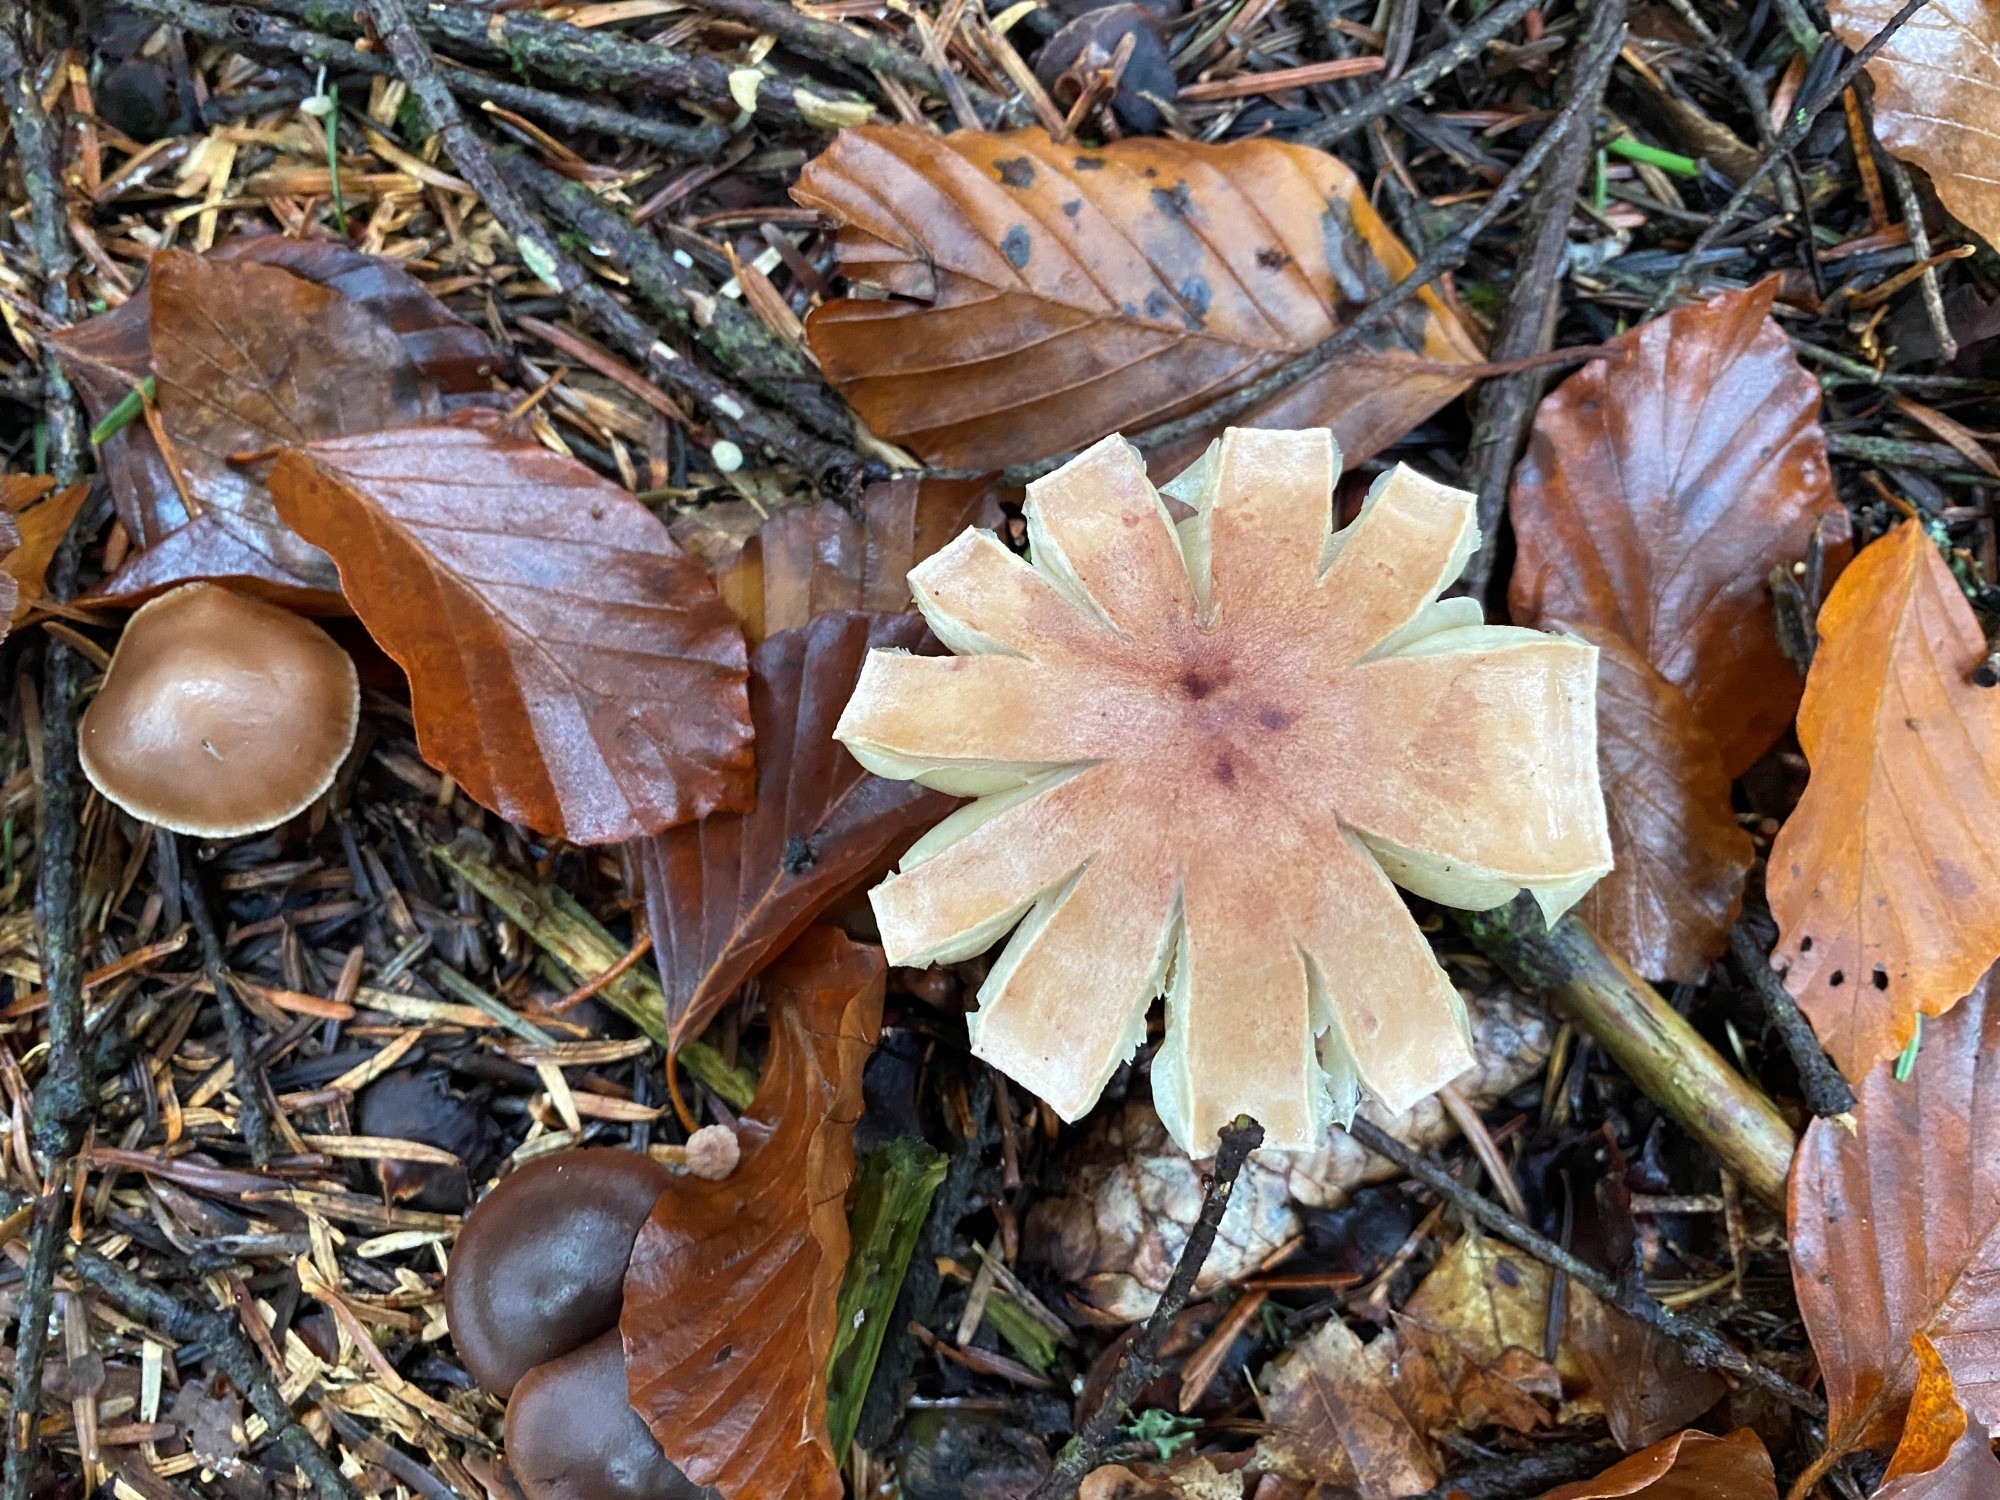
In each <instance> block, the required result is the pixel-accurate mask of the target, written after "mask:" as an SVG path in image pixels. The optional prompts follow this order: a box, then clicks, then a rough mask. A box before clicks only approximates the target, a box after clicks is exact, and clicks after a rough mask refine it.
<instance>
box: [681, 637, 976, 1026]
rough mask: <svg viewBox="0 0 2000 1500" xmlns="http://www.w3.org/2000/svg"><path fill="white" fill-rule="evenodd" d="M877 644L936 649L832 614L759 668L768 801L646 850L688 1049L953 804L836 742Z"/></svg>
mask: <svg viewBox="0 0 2000 1500" xmlns="http://www.w3.org/2000/svg"><path fill="white" fill-rule="evenodd" d="M871 646H882V647H888V648H901V649H903V650H907V651H930V652H935V651H936V649H937V646H936V643H935V642H933V641H931V639H930V632H929V631H928V630H926V629H925V627H924V623H923V621H922V620H921V619H919V618H917V617H916V616H914V615H866V614H858V613H853V612H845V611H843V612H837V613H833V614H824V615H821V616H819V618H817V619H815V620H814V621H812V623H811V624H809V625H806V626H804V627H801V628H798V629H793V630H787V631H783V632H781V633H779V634H777V635H774V636H772V637H771V638H770V639H769V640H767V641H765V642H764V644H763V645H761V646H759V647H758V648H757V650H756V652H755V653H754V654H753V656H752V658H751V663H750V674H751V675H750V718H751V722H752V723H753V724H755V726H756V731H757V801H756V807H755V810H754V811H752V812H750V813H747V814H718V815H716V816H712V817H708V818H704V819H702V820H701V821H700V822H698V823H692V824H686V825H683V826H682V827H679V828H674V829H670V830H668V831H667V832H665V833H663V834H661V835H659V836H658V837H657V838H653V839H650V840H648V841H647V843H646V845H645V855H646V903H647V912H648V915H649V916H650V918H651V921H652V930H653V951H654V955H655V957H656V958H657V960H658V962H659V966H660V978H661V982H662V983H663V984H664V985H665V987H666V992H667V1019H668V1024H669V1026H670V1027H671V1028H672V1032H673V1036H674V1038H675V1040H676V1041H677V1042H681V1041H687V1040H690V1039H692V1038H694V1037H697V1036H699V1035H700V1034H701V1031H702V1028H703V1027H705V1026H706V1025H707V1024H708V1022H709V1019H710V1018H711V1017H712V1016H713V1015H714V1014H715V1012H716V1010H717V1009H719V1008H720V1007H721V1005H722V1004H723V1002H724V1001H726V1000H727V999H728V998H729V997H730V996H731V995H732V994H734V993H735V992H736V990H737V988H738V987H739V986H740V985H741V984H742V983H743V981H744V980H745V979H747V978H749V977H750V975H751V974H753V973H755V972H756V971H757V969H758V968H759V967H760V966H761V965H762V964H764V963H765V962H766V961H767V960H768V959H769V958H770V957H771V956H772V955H773V954H775V953H777V952H779V951H780V950H781V949H783V948H784V946H785V945H786V944H788V943H789V942H790V941H791V940H792V939H793V938H794V937H796V936H797V935H798V934H799V933H800V932H802V931H804V930H805V928H806V926H807V924H808V923H810V922H811V921H812V920H813V918H814V917H815V916H817V915H818V914H819V913H820V912H822V911H824V910H825V909H826V908H827V906H828V905H830V904H831V903H832V902H834V901H835V900H837V899H838V898H839V897H841V896H842V895H844V894H846V893H847V892H848V891H850V890H852V889H854V887H856V886H857V885H860V884H861V883H862V882H864V881H866V880H868V879H869V878H870V877H871V876H873V875H876V874H878V873H880V872H881V871H882V870H883V869H884V868H885V867H886V866H887V865H888V864H889V862H890V861H892V860H893V859H895V858H896V857H897V856H898V855H899V854H900V853H901V852H902V850H903V849H904V848H905V847H906V846H907V845H909V844H910V843H911V842H912V841H914V840H915V839H916V837H917V835H918V834H920V833H922V832H923V830H924V829H926V828H928V827H930V826H931V824H933V823H935V822H936V821H937V820H938V819H939V818H941V817H943V816H944V814H945V813H946V812H948V811H949V810H950V809H951V807H952V806H953V799H951V798H950V797H947V796H945V795H944V794H942V793H940V792H933V791H929V790H926V789H925V788H923V787H919V786H917V785H915V784H914V783H912V782H900V781H886V780H884V779H883V778H881V777H879V776H873V775H870V774H869V773H868V772H866V771H864V770H862V769H861V766H860V765H859V763H857V762H856V761H855V759H854V758H853V757H852V756H851V755H849V754H848V753H847V751H846V749H845V748H843V747H842V746H841V745H840V744H838V743H837V742H836V741H835V740H834V739H833V726H834V724H835V722H836V721H837V720H838V719H839V717H840V711H841V710H842V709H843V708H844V707H845V706H846V704H847V699H848V695H849V694H850V693H852V692H853V690H854V679H855V677H856V675H857V674H858V673H859V672H860V670H861V661H862V658H863V657H864V656H866V655H867V653H868V649H869V648H870V647H871Z"/></svg>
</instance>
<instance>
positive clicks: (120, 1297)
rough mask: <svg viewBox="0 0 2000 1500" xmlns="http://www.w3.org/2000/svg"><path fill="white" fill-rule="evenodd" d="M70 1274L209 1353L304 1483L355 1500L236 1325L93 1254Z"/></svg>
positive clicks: (81, 1255) (80, 1257)
mask: <svg viewBox="0 0 2000 1500" xmlns="http://www.w3.org/2000/svg"><path fill="white" fill-rule="evenodd" d="M71 1269H72V1270H73V1271H74V1272H75V1273H76V1275H77V1277H78V1278H79V1279H80V1280H83V1281H86V1282H88V1283H90V1285H91V1286H93V1287H95V1288H96V1289H97V1290H98V1291H99V1292H101V1293H103V1294H104V1295H105V1296H106V1297H108V1298H109V1299H110V1300H111V1301H113V1302H115V1303H117V1304H118V1306H119V1307H121V1308H123V1309H124V1310H125V1312H126V1313H127V1314H128V1315H129V1316H131V1317H134V1318H138V1319H140V1320H142V1321H144V1322H146V1323H150V1324H151V1325H152V1326H153V1327H154V1328H156V1329H158V1330H159V1331H160V1332H161V1333H164V1334H165V1335H166V1336H167V1337H168V1338H170V1339H174V1340H176V1341H178V1342H181V1343H198V1344H200V1345H201V1346H202V1347H203V1348H204V1349H206V1350H207V1351H208V1355H209V1358H210V1359H212V1360H213V1361H214V1362H215V1364H216V1367H217V1368H219V1369H220V1370H221V1371H222V1373H223V1374H224V1375H226V1376H228V1377H229V1380H230V1382H231V1383H232V1384H233V1385H234V1386H235V1387H236V1388H237V1389H238V1390H239V1391H241V1392H242V1393H243V1394H244V1395H245V1396H246V1397H248V1398H249V1401H250V1406H251V1409H252V1410H253V1411H255V1412H256V1413H257V1415H258V1416H260V1417H262V1418H263V1419H264V1423H265V1425H266V1426H267V1427H268V1428H269V1429H270V1430H271V1432H272V1433H273V1434H274V1435H275V1436H276V1438H277V1440H278V1446H279V1447H281V1448H282V1449H283V1450H284V1453H285V1457H286V1458H288V1459H290V1460H291V1461H292V1463H294V1464H295V1465H297V1466H298V1468H299V1469H300V1470H302V1471H303V1472H304V1474H305V1476H306V1482H307V1483H309V1484H310V1485H311V1486H312V1487H313V1489H314V1490H316V1491H317V1492H318V1493H319V1494H320V1495H322V1496H324V1497H325V1500H357V1496H356V1495H355V1492H354V1489H353V1487H352V1486H351V1485H349V1484H348V1482H347V1481H346V1480H345V1479H343V1478H342V1477H341V1474H340V1468H339V1466H338V1465H337V1464H336V1463H335V1462H334V1461H333V1459H332V1458H330V1457H329V1456H328V1455H327V1452H326V1450H325V1449H324V1448H322V1447H320V1445H319V1444H318V1443H316V1442H314V1441H313V1437H312V1434H311V1433H310V1432H307V1431H306V1429H305V1427H304V1426H303V1424H301V1423H300V1422H299V1421H298V1420H297V1419H296V1418H295V1417H293V1415H292V1410H291V1407H290V1406H288V1405H287V1404H286V1402H285V1398H284V1396H283V1395H282V1394H280V1392H279V1390H278V1387H277V1386H276V1384H275V1383H273V1381H272V1379H271V1374H270V1371H269V1370H268V1369H266V1368H265V1365H264V1361H263V1360H262V1359H261V1358H260V1357H259V1356H258V1354H257V1351H256V1350H254V1349H252V1348H251V1347H250V1342H249V1340H248V1339H246V1338H244V1336H243V1334H242V1332H241V1331H240V1330H239V1328H238V1326H237V1323H236V1320H235V1319H234V1318H231V1317H229V1316H228V1315H227V1314H225V1313H220V1312H214V1311H211V1310H209V1309H206V1308H199V1307H190V1306H189V1305H188V1304H187V1303H185V1302H183V1301H181V1300H180V1298H178V1297H175V1296H173V1295H172V1294H171V1293H169V1292H165V1291H162V1290H161V1289H160V1288H159V1287H158V1286H156V1285H154V1284H153V1283H152V1282H150V1281H144V1280H141V1279H140V1278H139V1277H137V1276H135V1275H133V1274H132V1273H131V1272H130V1271H128V1270H126V1269H125V1268H124V1267H123V1266H121V1265H119V1264H118V1263H117V1262H116V1261H113V1260H107V1259H105V1258H104V1257H103V1256H101V1255H99V1254H97V1253H96V1252H95V1251H92V1250H78V1251H77V1252H76V1255H75V1257H74V1259H73V1261H72V1262H71Z"/></svg>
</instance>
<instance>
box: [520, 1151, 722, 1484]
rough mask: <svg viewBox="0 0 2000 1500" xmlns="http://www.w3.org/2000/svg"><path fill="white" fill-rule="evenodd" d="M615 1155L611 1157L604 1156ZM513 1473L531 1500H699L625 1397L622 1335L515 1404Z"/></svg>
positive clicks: (589, 1350) (550, 1373) (568, 1358)
mask: <svg viewBox="0 0 2000 1500" xmlns="http://www.w3.org/2000/svg"><path fill="white" fill-rule="evenodd" d="M600 1154H603V1155H610V1154H612V1153H610V1152H604V1153H600ZM507 1467H508V1468H509V1469H511V1470H512V1471H513V1473H514V1478H515V1479H516V1480H518V1481H519V1482H520V1485H521V1489H522V1491H523V1492H524V1493H525V1494H526V1495H527V1497H528V1500H694V1497H697V1496H706V1495H711V1494H712V1493H713V1491H710V1490H705V1489H703V1488H702V1487H701V1486H700V1485H697V1484H695V1483H694V1482H693V1481H691V1480H690V1479H688V1478H687V1476H686V1475H684V1474H682V1473H681V1471H680V1470H679V1469H677V1468H675V1467H674V1466H673V1465H672V1464H671V1463H669V1462H668V1461H667V1456H666V1455H665V1454H664V1453H662V1452H661V1451H660V1445H659V1444H658V1443H656V1442H654V1441H653V1434H652V1433H651V1432H649V1431H647V1430H646V1424H645V1423H644V1422H642V1421H640V1420H639V1414H638V1413H637V1412H635V1411H634V1410H632V1406H631V1403H630V1402H629V1401H628V1400H627V1399H626V1395H625V1344H624V1340H623V1339H622V1338H621V1337H620V1335H619V1332H618V1330H617V1329H615V1328H614V1329H612V1330H611V1331H610V1332H608V1333H603V1334H599V1335H598V1336H597V1337H596V1338H594V1339H592V1340H591V1341H590V1342H589V1343H587V1344H585V1345H584V1346H583V1347H582V1348H581V1349H577V1350H574V1351H572V1352H571V1353H568V1354H565V1355H562V1356H561V1357H560V1358H557V1359H552V1360H549V1361H548V1362H547V1363H545V1364H540V1365H537V1366H536V1367H535V1368H534V1369H532V1370H530V1371H528V1373H527V1374H526V1375H523V1376H522V1377H521V1382H520V1384H519V1385H517V1386H515V1387H514V1395H513V1399H512V1400H510V1401H509V1402H508V1403H507Z"/></svg>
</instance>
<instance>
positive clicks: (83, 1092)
mask: <svg viewBox="0 0 2000 1500" xmlns="http://www.w3.org/2000/svg"><path fill="white" fill-rule="evenodd" d="M24 14H25V12H24V10H23V9H22V8H21V7H19V6H13V7H9V8H8V11H7V13H6V16H5V19H4V21H0V94H4V96H5V105H6V110H7V119H8V123H9V125H10V126H11V127H12V132H13V136H14V143H15V148H16V159H17V160H18V161H19V162H20V168H21V176H22V179H23V182H24V184H25V186H26V188H27V193H28V206H29V214H28V224H27V230H28V236H29V244H30V245H31V246H32V248H33V250H34V253H35V258H36V260H37V261H38V262H39V263H40V267H39V268H40V271H41V276H42V285H41V305H42V310H43V311H44V312H46V313H48V314H49V315H50V317H51V318H54V319H58V320H61V321H64V322H66V321H68V320H69V319H70V318H71V317H72V316H73V315H74V311H75V310H74V309H73V308H72V307H71V305H70V295H69V277H70V273H71V272H72V271H73V270H74V269H75V266H76V254H75V250H74V247H73V246H72V245H71V244H70V237H69V227H68V220H67V217H66V215H65V211H64V202H63V193H62V185H61V178H60V176H59V175H58V170H57V158H58V154H57V139H58V136H57V129H56V126H55V125H54V123H53V122H52V121H51V120H50V119H49V117H48V114H47V112H46V111H45V110H44V109H43V108H42V101H41V96H40V95H39V93H38V92H37V91H36V89H35V86H34V79H33V77H32V76H31V73H30V70H29V66H28V55H27V50H26V46H25V39H24V38H23V36H22V35H20V34H19V33H18V32H17V31H16V30H15V28H16V27H17V26H19V25H21V23H22V21H23V18H24ZM42 397H43V406H42V410H43V413H44V418H45V421H46V423H47V426H48V434H49V466H50V472H51V474H52V475H53V477H54V478H55V479H56V481H57V482H58V483H60V484H74V483H75V482H76V481H77V479H78V478H79V477H80V476H81V474H82V472H83V458H84V424H83V413H82V412H81V410H80V409H79V408H78V407H77V404H76V397H75V394H74V393H73V392H72V391H71V389H70V385H69V379H68V377H67V376H66V375H65V374H64V373H63V370H62V366H61V365H60V364H59V363H58V362H57V361H56V360H55V359H54V358H52V357H51V358H50V359H49V360H48V361H47V365H46V369H45V372H44V383H43V392H42ZM80 516H81V511H79V517H80ZM80 529H81V528H80V526H79V525H78V524H77V523H74V522H73V523H72V525H71V527H70V530H69V533H68V534H67V535H66V536H65V537H64V538H63V540H62V542H61V544H60V545H59V546H58V548H57V550H56V556H55V559H54V561H53V563H52V565H51V566H50V569H49V573H48V585H47V588H48V593H49V595H50V596H51V597H52V598H54V599H57V600H60V601H62V602H65V603H66V602H67V601H68V600H70V599H71V598H73V597H74V596H75V594H76V588H77V568H78V563H79V560H80V556H79V555H80V551H81V539H80V537H79V534H78V533H79V531H80ZM83 669H84V659H83V657H82V656H81V655H80V654H79V653H78V652H76V651H74V650H72V649H71V648H70V647H68V646H66V645H64V644H63V643H62V642H61V641H60V640H55V639H51V640H50V641H49V643H48V648H47V654H46V656H45V658H44V662H43V678H42V683H43V686H42V825H41V841H40V842H41V848H40V853H39V868H38V872H37V876H36V881H35V919H36V926H37V928H38V929H39V934H40V958H41V966H42V983H43V987H44V989H45V990H46V992H47V994H48V1000H49V1052H48V1061H47V1063H46V1064H45V1067H44V1071H43V1073H42V1076H41V1079H40V1081H39V1082H38V1084H37V1085H36V1088H35V1119H34V1126H33V1140H34V1146H35V1151H36V1154H37V1155H38V1156H39V1157H40V1162H39V1167H40V1170H41V1172H42V1181H43V1191H42V1193H41V1195H40V1196H39V1197H38V1198H37V1199H36V1201H35V1210H34V1219H33V1223H32V1226H31V1228H30V1230H29V1235H28V1263H27V1266H26V1267H25V1268H24V1271H23V1274H22V1283H21V1292H20V1303H19V1307H18V1309H17V1316H18V1318H19V1325H18V1332H17V1334H16V1337H15V1347H14V1372H13V1389H12V1392H11V1394H10V1396H9V1399H8V1406H7V1437H6V1449H7V1452H6V1466H5V1470H4V1474H3V1475H0V1500H25V1497H26V1496H27V1493H28V1488H29V1484H30V1482H31V1481H32V1480H33V1478H34V1476H35V1469H36V1463H35V1457H36V1447H37V1444H38V1442H39V1439H40V1436H41V1421H40V1416H41V1401H42V1371H43V1367H44V1364H45V1362H46V1360H47V1356H48V1329H49V1313H50V1310H51V1308H52V1306H53V1305H54V1289H55V1265H56V1260H57V1258H58V1256H59V1255H60V1253H61V1249H62V1245H63V1235H64V1230H65V1227H66V1224H65V1221H66V1218H67V1213H66V1207H67V1203H68V1197H69V1195H68V1186H69V1183H70V1178H71V1165H70V1164H71V1158H73V1157H74V1156H75V1155H76V1153H77V1151H78V1150H79V1149H80V1148H81V1146H82V1144H83V1141H84V1139H85V1136H86V1135H87V1133H88V1130H89V1126H90V1120H91V1116H92V1114H93V1112H94V1109H95V1106H96V1096H97V1086H96V1079H95V1077H94V1076H93V1070H92V1067H91V1055H90V1051H89V1044H88V1038H87V1037H86V1035H85V1033H84V1024H83V1019H84V1018H83V972H84V967H85V963H84V953H83V900H82V895H83V892H82V887H83V858H82V849H81V837H80V835H81V831H82V824H83V790H84V789H83V773H82V771H81V769H80V768H79V766H78V764H77V750H76V707H77V700H78V698H79V697H80V695H81V692H82V687H83Z"/></svg>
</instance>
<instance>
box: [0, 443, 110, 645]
mask: <svg viewBox="0 0 2000 1500" xmlns="http://www.w3.org/2000/svg"><path fill="white" fill-rule="evenodd" d="M89 498H90V486H89V485H87V484H73V485H71V486H70V487H69V488H68V489H66V490H58V489H56V487H55V481H54V480H50V479H26V478H24V477H23V476H21V475H16V474H10V475H8V476H7V480H6V491H5V494H4V496H0V509H4V510H5V512H6V525H5V529H4V532H0V548H11V549H12V550H11V551H9V552H8V553H7V555H6V556H5V557H4V558H0V572H4V573H5V575H6V579H7V583H8V585H10V586H11V587H12V590H13V598H12V600H11V601H10V600H9V599H8V598H7V597H6V595H5V592H4V590H0V620H6V621H9V622H11V623H12V624H14V625H18V624H20V623H21V621H22V620H24V619H26V618H27V616H28V612H29V611H30V610H31V609H33V608H34V607H35V601H36V600H38V599H40V598H41V597H42V596H43V593H44V590H45V586H46V580H47V578H48V572H49V564H50V563H52V562H54V561H55V556H56V549H57V548H58V547H60V546H61V545H62V542H63V538H64V537H66V536H68V535H69V528H70V526H71V524H72V523H73V522H74V521H75V520H76V517H77V512H78V511H80V510H82V509H83V502H84V501H85V500H87V499H89ZM4 635H5V630H4V629H0V636H4Z"/></svg>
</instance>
